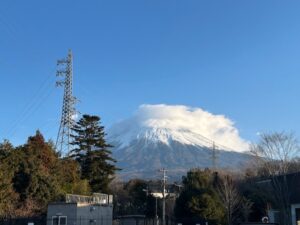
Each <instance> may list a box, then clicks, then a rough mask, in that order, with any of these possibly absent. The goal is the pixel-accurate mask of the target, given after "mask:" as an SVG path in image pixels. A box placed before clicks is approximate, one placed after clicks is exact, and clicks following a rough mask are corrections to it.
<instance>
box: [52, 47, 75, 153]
mask: <svg viewBox="0 0 300 225" xmlns="http://www.w3.org/2000/svg"><path fill="white" fill-rule="evenodd" d="M57 67H58V68H57V71H56V76H57V77H60V78H62V79H61V80H58V81H56V86H60V87H64V98H63V106H62V114H61V121H60V126H59V131H58V135H57V139H56V145H55V146H56V150H57V151H58V152H59V153H60V154H61V155H62V156H65V155H68V154H69V153H70V150H71V147H70V143H71V141H72V140H71V139H72V137H71V133H72V127H73V125H74V123H75V120H74V117H75V115H76V110H75V103H76V98H75V97H74V96H73V55H72V51H71V50H69V53H68V56H67V58H65V59H61V60H57Z"/></svg>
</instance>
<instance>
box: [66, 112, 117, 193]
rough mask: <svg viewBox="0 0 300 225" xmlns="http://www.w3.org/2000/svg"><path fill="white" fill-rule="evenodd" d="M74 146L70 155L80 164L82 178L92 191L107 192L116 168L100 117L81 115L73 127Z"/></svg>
mask: <svg viewBox="0 0 300 225" xmlns="http://www.w3.org/2000/svg"><path fill="white" fill-rule="evenodd" d="M73 131H74V135H72V137H73V138H74V142H73V143H72V145H73V146H75V148H74V149H73V150H72V151H71V157H73V158H75V159H76V160H77V161H78V162H79V164H80V166H81V176H82V179H87V180H88V181H89V184H90V186H91V189H92V191H93V192H108V191H109V190H108V186H109V183H110V182H111V181H112V180H113V179H114V174H115V172H116V170H118V168H117V167H116V166H115V163H116V160H115V159H113V158H112V156H111V151H110V150H109V148H110V147H112V146H111V145H109V144H107V143H106V140H105V135H106V134H105V132H104V127H103V126H101V123H100V117H98V116H93V115H83V116H82V118H81V119H80V120H79V121H78V122H77V123H76V124H75V126H74V127H73Z"/></svg>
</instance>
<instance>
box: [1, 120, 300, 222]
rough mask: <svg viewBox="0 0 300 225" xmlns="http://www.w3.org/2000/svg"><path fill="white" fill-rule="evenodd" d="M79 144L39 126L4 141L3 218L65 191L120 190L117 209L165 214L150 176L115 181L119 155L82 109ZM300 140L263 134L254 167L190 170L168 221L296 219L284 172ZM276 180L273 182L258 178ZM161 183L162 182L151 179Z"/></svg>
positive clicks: (29, 211) (294, 165)
mask: <svg viewBox="0 0 300 225" xmlns="http://www.w3.org/2000/svg"><path fill="white" fill-rule="evenodd" d="M73 139H74V141H73V143H72V145H73V150H72V151H71V152H70V154H69V155H68V156H64V157H62V156H61V155H60V154H59V153H58V152H57V151H56V149H55V146H54V144H53V142H52V141H51V140H50V141H46V140H45V139H44V137H43V135H42V134H41V132H39V131H37V132H36V134H35V135H33V136H30V137H29V138H28V140H27V142H26V143H25V144H23V145H20V146H13V145H12V144H11V143H10V142H9V141H8V140H5V141H3V142H2V143H0V217H28V216H35V215H41V214H45V213H46V208H47V204H48V203H49V202H52V201H61V200H63V199H64V197H65V194H66V193H69V194H82V195H90V194H91V193H93V192H103V193H109V194H113V195H114V215H115V216H121V215H128V214H143V215H146V216H147V217H149V218H153V217H154V216H155V214H156V212H155V211H156V210H155V209H157V212H158V216H160V217H161V216H162V215H161V201H160V200H158V204H157V205H156V199H155V198H154V197H153V196H152V195H149V194H147V190H149V181H146V180H142V179H133V180H130V181H127V182H123V181H120V180H118V179H117V177H116V172H117V171H118V170H120V169H119V168H117V167H116V165H115V164H116V160H115V159H114V158H113V157H112V154H111V150H110V149H111V147H112V146H111V145H110V144H109V143H107V142H106V140H105V131H104V127H103V126H102V125H101V121H100V118H99V117H98V116H91V115H83V116H82V118H81V119H80V120H79V121H78V122H77V123H76V125H75V126H74V128H73ZM299 152H300V150H299V144H298V141H297V139H296V138H295V136H294V135H293V134H289V133H284V132H282V133H276V132H275V133H271V134H266V135H261V138H260V141H259V142H258V143H257V144H255V145H252V147H251V155H252V156H253V159H254V160H253V165H252V166H250V167H248V168H245V169H244V170H241V171H239V172H232V171H226V170H211V169H191V170H190V171H188V172H187V174H186V175H185V176H184V177H182V180H181V185H180V188H179V190H178V191H177V193H176V195H175V198H174V197H173V198H167V199H166V204H167V209H166V211H167V213H166V215H167V216H168V219H174V220H176V221H184V220H185V219H186V218H190V219H191V218H192V219H193V218H195V219H196V220H197V219H198V220H199V219H201V220H203V221H209V222H210V224H228V225H232V224H238V223H239V222H242V221H248V220H249V221H259V220H260V219H261V217H263V216H266V215H267V209H269V208H270V207H272V208H276V209H279V210H280V211H281V212H282V216H281V217H282V221H283V223H282V224H286V225H288V224H289V222H288V221H290V216H291V215H290V208H289V207H290V200H291V199H290V198H291V196H290V195H289V194H288V193H290V190H289V188H290V187H289V185H288V183H287V179H285V175H286V174H289V173H293V172H299V171H300V161H299V159H298V156H299ZM264 179H271V183H270V185H268V186H262V185H261V184H260V183H259V181H261V180H264ZM153 182H154V183H156V184H157V185H158V186H159V185H160V182H159V181H152V183H153Z"/></svg>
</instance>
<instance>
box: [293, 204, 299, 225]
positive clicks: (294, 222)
mask: <svg viewBox="0 0 300 225" xmlns="http://www.w3.org/2000/svg"><path fill="white" fill-rule="evenodd" d="M299 208H300V204H292V205H291V216H292V225H297V215H296V209H299Z"/></svg>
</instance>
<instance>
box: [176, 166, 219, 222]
mask: <svg viewBox="0 0 300 225" xmlns="http://www.w3.org/2000/svg"><path fill="white" fill-rule="evenodd" d="M214 179H215V178H214V176H213V174H212V173H211V171H209V170H204V171H202V170H200V169H195V170H191V171H189V172H188V173H187V176H185V177H183V185H184V188H183V191H182V192H181V194H180V196H179V198H178V199H177V201H176V205H175V215H176V217H177V218H193V217H198V218H202V219H204V220H205V221H210V223H212V224H219V223H220V222H222V220H223V218H224V208H223V207H222V204H221V201H220V198H219V196H218V194H217V193H216V191H215V190H214V187H213V185H214V184H213V183H214Z"/></svg>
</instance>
